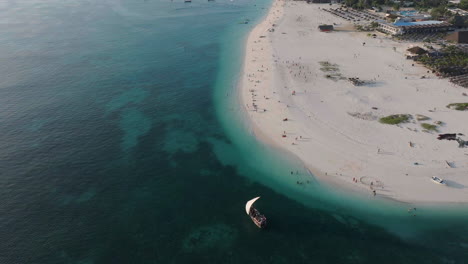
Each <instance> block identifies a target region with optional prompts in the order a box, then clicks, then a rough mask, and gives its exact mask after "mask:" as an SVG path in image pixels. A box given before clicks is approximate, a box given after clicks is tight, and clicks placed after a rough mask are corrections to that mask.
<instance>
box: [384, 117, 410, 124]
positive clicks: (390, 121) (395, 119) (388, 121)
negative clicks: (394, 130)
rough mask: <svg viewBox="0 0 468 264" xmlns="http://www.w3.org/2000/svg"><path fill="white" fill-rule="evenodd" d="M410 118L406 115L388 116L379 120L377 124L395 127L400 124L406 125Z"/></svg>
mask: <svg viewBox="0 0 468 264" xmlns="http://www.w3.org/2000/svg"><path fill="white" fill-rule="evenodd" d="M410 118H411V115H407V114H397V115H389V116H386V117H382V118H380V119H379V122H380V123H382V124H388V125H396V124H400V123H406V122H408V120H409V119H410Z"/></svg>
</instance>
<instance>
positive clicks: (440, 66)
mask: <svg viewBox="0 0 468 264" xmlns="http://www.w3.org/2000/svg"><path fill="white" fill-rule="evenodd" d="M418 61H420V62H421V63H423V64H424V65H426V66H427V67H428V68H431V69H434V70H437V71H438V72H440V73H442V74H445V75H449V76H452V75H459V74H464V73H465V68H466V67H468V54H467V53H465V52H463V51H462V50H460V49H459V48H457V47H456V46H447V47H444V48H442V49H441V56H422V57H420V58H418Z"/></svg>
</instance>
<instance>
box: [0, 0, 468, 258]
mask: <svg viewBox="0 0 468 264" xmlns="http://www.w3.org/2000/svg"><path fill="white" fill-rule="evenodd" d="M270 3H271V2H270V0H259V1H253V0H233V1H227V0H216V1H202V0H193V2H192V3H183V1H182V0H174V1H170V0H82V1H78V0H66V1H63V0H61V1H58V0H28V1H17V0H9V1H3V2H0V14H1V16H0V21H1V23H0V30H1V32H2V34H0V56H1V61H2V63H1V64H0V70H1V71H0V72H1V77H2V78H0V144H1V148H0V238H1V240H0V263H2V264H3V263H5V264H9V263H22V264H23V263H76V264H91V263H93V264H95V263H96V264H97V263H113V264H114V263H467V262H468V236H467V235H468V224H467V220H468V213H467V211H468V210H466V209H467V208H466V206H453V207H450V208H447V207H446V206H438V207H429V206H423V207H418V209H417V214H416V215H414V216H413V213H408V212H407V209H408V207H410V206H411V207H412V205H407V204H403V203H399V202H394V201H386V200H380V199H373V198H372V197H369V196H362V195H361V196H359V195H355V194H351V193H349V192H346V191H344V190H340V189H336V188H332V187H330V186H328V185H326V184H323V183H320V182H318V181H316V180H315V179H314V177H313V176H312V175H311V174H310V173H308V171H306V170H305V169H304V168H303V166H302V165H301V163H300V161H298V160H296V159H295V158H294V157H291V156H289V155H287V154H286V153H283V152H282V151H280V150H278V149H275V148H273V147H271V146H268V145H265V144H263V143H262V142H259V141H257V140H256V139H255V135H254V134H253V133H252V132H251V131H250V129H249V127H248V125H247V124H246V122H245V120H244V119H245V116H244V115H243V112H242V111H241V107H240V106H239V104H238V99H237V96H236V84H237V81H238V78H239V74H240V71H241V67H242V53H243V46H242V45H243V43H244V41H245V38H246V36H247V34H248V32H249V30H250V29H252V27H253V26H255V23H256V22H258V21H259V20H260V19H261V18H262V17H263V16H264V15H265V13H266V12H267V10H268V7H269V5H270ZM246 20H249V23H247V24H245V23H244V22H245V21H246ZM290 171H297V174H294V175H293V176H291V174H290ZM298 179H300V180H301V181H304V182H306V181H308V182H309V183H308V184H306V185H297V184H296V182H297V180H298ZM256 196H261V197H262V198H261V199H260V200H259V201H258V202H257V204H256V205H257V208H259V209H260V211H261V212H262V213H264V214H265V215H266V216H267V218H268V222H269V226H268V228H267V229H266V230H260V229H258V228H257V227H256V226H255V225H254V224H253V223H252V221H251V220H250V218H249V217H248V216H247V215H246V214H245V209H244V206H245V202H246V201H247V200H249V199H251V198H253V197H256Z"/></svg>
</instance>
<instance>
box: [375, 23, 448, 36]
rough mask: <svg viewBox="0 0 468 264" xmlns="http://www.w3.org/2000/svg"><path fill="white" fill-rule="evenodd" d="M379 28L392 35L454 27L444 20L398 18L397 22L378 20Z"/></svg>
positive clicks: (441, 30) (432, 31) (436, 30)
mask: <svg viewBox="0 0 468 264" xmlns="http://www.w3.org/2000/svg"><path fill="white" fill-rule="evenodd" d="M378 23H379V30H380V31H383V32H385V33H388V34H390V35H403V34H409V33H434V32H444V31H448V30H450V29H451V28H452V25H451V24H450V23H447V22H443V21H434V20H429V21H419V22H405V21H401V20H397V21H396V22H395V23H387V22H378Z"/></svg>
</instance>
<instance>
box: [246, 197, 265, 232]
mask: <svg viewBox="0 0 468 264" xmlns="http://www.w3.org/2000/svg"><path fill="white" fill-rule="evenodd" d="M258 199H260V196H259V197H255V198H253V199H252V200H250V201H248V202H247V203H246V204H245V212H246V213H247V214H248V215H249V216H250V218H251V219H252V221H253V222H254V224H256V225H257V226H258V227H259V228H265V227H266V224H267V221H266V217H265V216H264V215H262V214H261V213H260V212H259V211H258V210H257V209H256V208H255V207H254V206H253V204H254V203H255V202H256V201H257V200H258Z"/></svg>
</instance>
